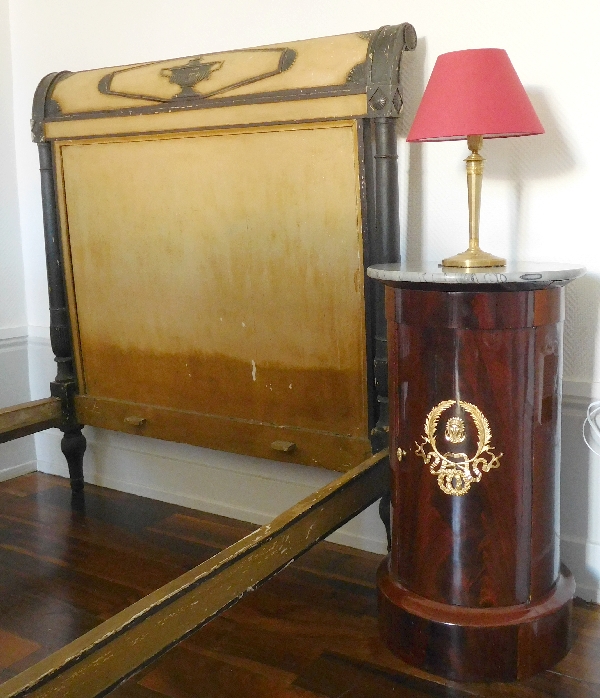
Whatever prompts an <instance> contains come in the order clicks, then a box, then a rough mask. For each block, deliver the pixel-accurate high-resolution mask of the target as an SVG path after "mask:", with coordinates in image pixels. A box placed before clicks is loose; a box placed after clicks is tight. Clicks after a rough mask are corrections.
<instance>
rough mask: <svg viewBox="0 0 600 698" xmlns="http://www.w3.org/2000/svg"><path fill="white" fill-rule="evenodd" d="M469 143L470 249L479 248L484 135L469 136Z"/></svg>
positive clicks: (467, 160) (473, 250)
mask: <svg viewBox="0 0 600 698" xmlns="http://www.w3.org/2000/svg"><path fill="white" fill-rule="evenodd" d="M467 145H468V147H469V150H470V151H471V154H470V155H469V157H468V158H467V159H466V160H465V162H466V163H467V190H468V192H469V250H470V251H472V252H475V251H476V250H479V216H480V212H481V185H482V184H483V163H484V162H485V158H484V157H482V156H481V155H480V154H479V151H480V150H481V148H482V147H483V138H482V136H468V138H467Z"/></svg>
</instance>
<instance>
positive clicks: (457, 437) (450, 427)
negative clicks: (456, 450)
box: [444, 417, 465, 444]
mask: <svg viewBox="0 0 600 698" xmlns="http://www.w3.org/2000/svg"><path fill="white" fill-rule="evenodd" d="M444 436H445V437H446V441H449V442H450V443H451V444H459V443H462V442H463V441H464V440H465V423H464V421H463V420H462V419H461V418H460V417H450V419H449V420H448V421H447V422H446V432H445V434H444Z"/></svg>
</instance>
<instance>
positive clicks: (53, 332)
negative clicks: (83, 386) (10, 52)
mask: <svg viewBox="0 0 600 698" xmlns="http://www.w3.org/2000/svg"><path fill="white" fill-rule="evenodd" d="M66 75H69V73H52V74H51V75H48V76H46V77H45V78H44V79H43V80H42V81H41V82H40V84H39V86H38V88H37V90H36V93H35V97H34V100H33V115H32V122H31V125H32V137H33V140H34V142H36V143H37V144H38V151H39V158H40V178H41V188H42V210H43V216H44V241H45V246H46V266H47V271H48V298H49V302H50V343H51V345H52V351H53V352H54V357H55V359H54V360H55V361H56V363H57V374H56V378H55V380H54V381H53V382H52V383H51V384H50V393H51V395H52V396H53V397H57V398H59V399H60V401H61V406H62V421H61V424H60V429H61V431H62V432H63V434H64V436H63V438H62V440H61V450H62V452H63V454H64V456H65V458H66V460H67V465H68V467H69V476H70V478H71V489H72V491H73V493H78V492H81V491H82V490H83V484H84V481H83V454H84V452H85V448H86V439H85V436H84V435H83V433H82V431H81V430H82V425H81V424H79V423H78V422H77V417H76V415H75V404H74V399H73V398H74V396H75V394H76V392H77V377H76V374H75V369H74V366H73V341H72V335H71V328H70V324H69V313H68V309H67V298H66V291H65V278H64V261H63V254H62V245H61V238H60V227H59V223H58V215H57V210H56V187H55V181H54V164H53V157H52V145H51V144H50V143H46V142H44V135H43V126H42V120H43V118H44V116H45V115H46V109H47V97H48V95H49V94H50V93H51V90H52V88H53V87H54V85H55V84H56V82H58V81H59V80H60V79H61V78H62V77H64V76H66Z"/></svg>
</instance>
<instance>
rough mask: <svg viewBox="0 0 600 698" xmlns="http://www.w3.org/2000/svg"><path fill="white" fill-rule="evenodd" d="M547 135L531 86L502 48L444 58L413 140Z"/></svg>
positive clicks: (431, 81)
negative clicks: (527, 88) (529, 93)
mask: <svg viewBox="0 0 600 698" xmlns="http://www.w3.org/2000/svg"><path fill="white" fill-rule="evenodd" d="M538 133H544V127H543V126H542V124H541V123H540V120H539V119H538V117H537V114H536V113H535V111H534V109H533V106H532V104H531V102H530V101H529V97H528V96H527V93H526V92H525V88H524V87H523V85H522V84H521V81H520V80H519V76H518V75H517V73H516V72H515V69H514V68H513V66H512V63H511V62H510V58H509V57H508V54H507V53H506V51H504V50H503V49H499V48H480V49H469V50H467V51H453V52H452V53H444V54H442V55H441V56H439V57H438V59H437V61H436V63H435V66H434V68H433V72H432V73H431V77H430V79H429V83H428V84H427V88H426V89H425V94H424V95H423V99H422V100H421V104H420V105H419V109H418V110H417V115H416V116H415V120H414V122H413V125H412V127H411V129H410V132H409V134H408V138H407V139H406V140H407V141H450V140H460V139H464V138H466V137H467V136H472V135H480V136H483V137H484V138H504V137H507V136H531V135H534V134H538Z"/></svg>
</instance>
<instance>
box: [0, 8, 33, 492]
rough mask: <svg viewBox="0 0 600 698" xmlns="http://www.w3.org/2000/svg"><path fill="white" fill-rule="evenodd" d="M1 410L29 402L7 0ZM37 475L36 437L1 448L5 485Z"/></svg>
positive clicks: (0, 220)
mask: <svg viewBox="0 0 600 698" xmlns="http://www.w3.org/2000/svg"><path fill="white" fill-rule="evenodd" d="M0 75H2V79H1V80H0V408H1V407H8V406H9V405H14V404H16V403H19V402H25V401H26V400H28V399H29V381H28V376H27V313H26V308H25V282H24V276H23V255H22V252H21V238H20V231H19V205H18V198H17V179H16V172H17V163H16V157H15V132H14V122H13V91H12V59H11V51H10V32H9V6H8V0H0ZM31 470H35V449H34V443H33V438H32V437H27V438H24V439H18V440H17V441H14V442H12V443H10V444H5V445H3V446H0V480H4V479H6V478H9V477H14V476H15V475H20V474H22V473H24V472H30V471H31Z"/></svg>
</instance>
